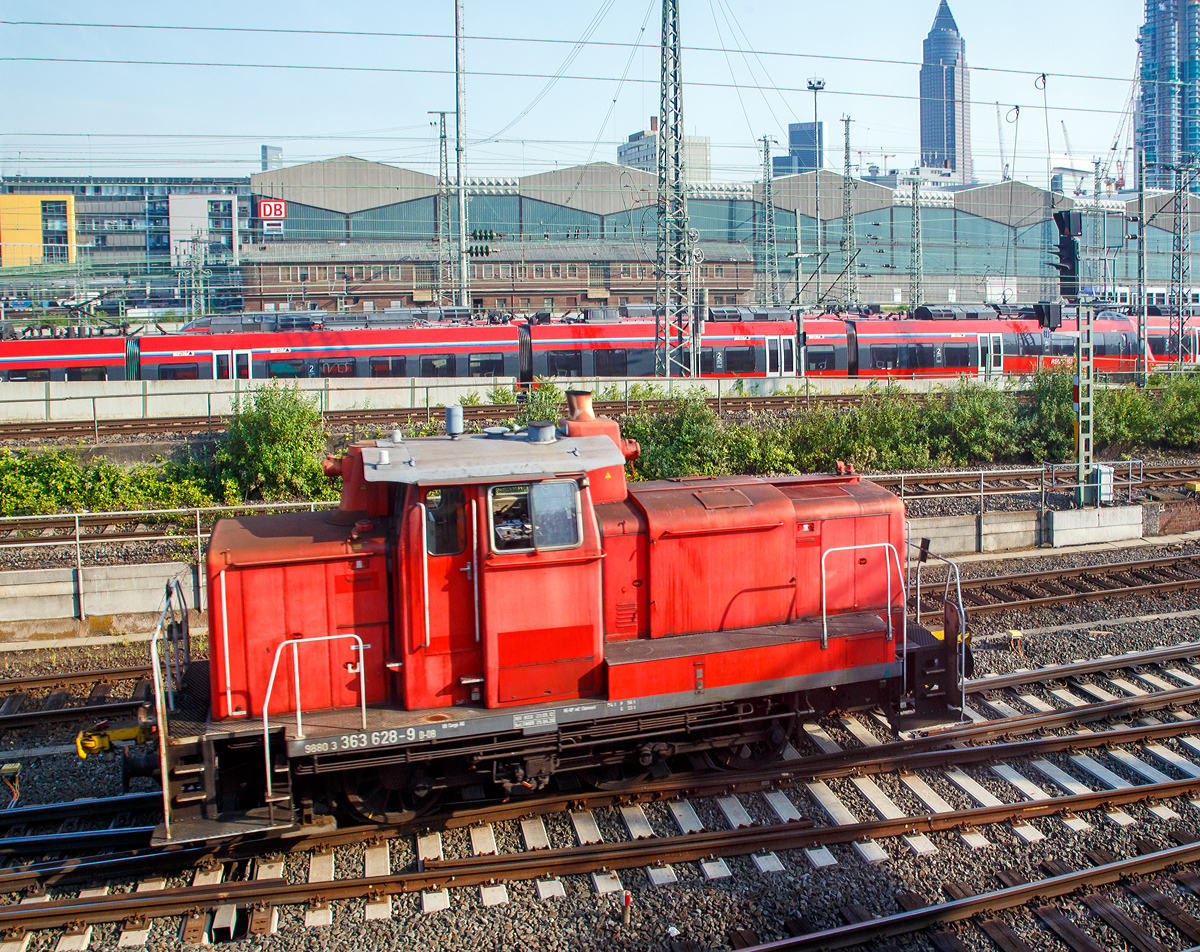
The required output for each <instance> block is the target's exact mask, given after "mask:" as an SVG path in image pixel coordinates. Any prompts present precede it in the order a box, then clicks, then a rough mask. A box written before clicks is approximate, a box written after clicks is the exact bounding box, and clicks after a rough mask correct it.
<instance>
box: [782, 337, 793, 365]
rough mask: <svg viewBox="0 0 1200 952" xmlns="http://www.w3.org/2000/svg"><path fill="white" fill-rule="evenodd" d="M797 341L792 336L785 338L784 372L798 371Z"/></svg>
mask: <svg viewBox="0 0 1200 952" xmlns="http://www.w3.org/2000/svg"><path fill="white" fill-rule="evenodd" d="M795 343H796V342H795V341H793V340H792V339H791V338H790V337H785V338H783V372H784V373H785V374H794V373H795V372H796V357H795Z"/></svg>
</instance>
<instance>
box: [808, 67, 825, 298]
mask: <svg viewBox="0 0 1200 952" xmlns="http://www.w3.org/2000/svg"><path fill="white" fill-rule="evenodd" d="M808 88H809V89H811V90H812V94H813V167H814V181H815V183H816V184H815V186H814V190H813V194H814V195H815V214H816V219H817V284H816V290H815V292H814V293H815V294H816V299H817V303H818V304H820V303H821V258H822V255H821V252H822V250H823V247H822V246H823V244H824V242H823V241H822V237H821V159H822V155H821V127H820V125H819V124H818V122H817V93H819V92H820V91H821V90H822V89H824V88H825V80H823V79H821V78H820V77H819V76H814V77H812V79H810V80H809V81H808Z"/></svg>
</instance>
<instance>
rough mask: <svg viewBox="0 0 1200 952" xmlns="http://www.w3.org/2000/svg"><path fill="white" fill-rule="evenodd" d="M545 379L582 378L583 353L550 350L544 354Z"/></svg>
mask: <svg viewBox="0 0 1200 952" xmlns="http://www.w3.org/2000/svg"><path fill="white" fill-rule="evenodd" d="M546 376H547V377H582V376H583V351H579V350H550V351H547V352H546Z"/></svg>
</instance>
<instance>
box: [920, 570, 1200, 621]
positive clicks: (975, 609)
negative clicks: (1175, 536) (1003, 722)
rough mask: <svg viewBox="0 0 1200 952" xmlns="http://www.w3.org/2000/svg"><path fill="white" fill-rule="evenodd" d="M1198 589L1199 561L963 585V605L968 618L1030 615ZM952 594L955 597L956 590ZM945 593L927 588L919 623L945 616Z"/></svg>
mask: <svg viewBox="0 0 1200 952" xmlns="http://www.w3.org/2000/svg"><path fill="white" fill-rule="evenodd" d="M1195 589H1200V555H1177V556H1170V557H1168V558H1161V559H1146V560H1143V561H1140V562H1113V563H1110V564H1107V565H1086V566H1081V567H1076V568H1063V569H1047V570H1043V571H1040V572H1029V573H1022V574H1018V575H996V576H991V577H985V578H972V579H963V581H962V597H963V605H964V607H965V608H966V610H967V613H968V615H988V614H995V613H997V612H1012V611H1028V610H1030V609H1034V608H1045V607H1046V606H1048V605H1062V604H1068V603H1071V602H1086V601H1093V600H1095V599H1098V598H1131V597H1134V596H1139V595H1155V594H1166V593H1167V592H1182V591H1192V590H1195ZM951 591H952V593H953V588H952V589H951ZM944 592H945V581H944V580H942V581H939V582H930V583H924V584H922V590H921V612H920V619H922V620H925V619H931V618H936V617H937V616H939V615H940V614H941V611H942V603H941V598H942V595H943V594H944ZM915 600H916V593H913V594H912V595H911V597H910V603H909V608H910V610H912V609H914V608H915Z"/></svg>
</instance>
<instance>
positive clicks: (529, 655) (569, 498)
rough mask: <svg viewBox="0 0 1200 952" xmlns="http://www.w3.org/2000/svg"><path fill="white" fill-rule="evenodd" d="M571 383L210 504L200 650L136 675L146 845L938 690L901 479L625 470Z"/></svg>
mask: <svg viewBox="0 0 1200 952" xmlns="http://www.w3.org/2000/svg"><path fill="white" fill-rule="evenodd" d="M590 400H591V394H590V393H577V392H573V393H571V394H570V415H569V417H568V418H566V419H563V420H560V421H559V422H558V425H557V426H556V425H555V424H553V423H549V422H545V423H535V424H531V425H530V426H529V427H528V428H527V429H526V430H525V431H522V432H517V433H510V432H508V431H506V430H505V429H504V428H493V429H492V430H490V431H488V432H486V433H479V434H472V435H463V434H461V433H456V432H455V430H456V429H461V427H460V426H455V425H454V420H453V417H452V416H449V417H448V421H447V422H448V427H447V428H448V431H449V434H450V435H445V436H439V437H431V438H421V439H408V440H405V439H402V438H401V436H400V434H399V433H394V434H392V437H391V438H390V439H384V440H376V441H370V442H360V443H355V444H354V445H352V446H351V447H350V448H349V449H348V450H347V451H346V453H345V454H344V455H343V456H341V457H340V458H338V459H330V460H329V461H328V462H327V472H329V473H331V474H336V475H340V477H341V480H342V490H341V503H340V506H339V508H338V509H337V510H335V511H331V512H317V513H291V514H286V515H277V514H273V515H250V516H244V517H239V518H236V519H222V520H220V521H219V522H218V523H217V525H216V526H215V528H214V530H213V533H212V538H211V541H210V543H209V546H208V553H207V563H206V575H207V591H208V599H209V606H210V609H209V619H210V622H209V658H208V660H206V661H194V662H192V663H191V664H190V665H189V666H188V667H187V669H186V673H183V674H182V676H181V677H180V678H179V679H178V680H175V679H174V678H173V677H172V676H171V672H173V671H175V670H176V668H175V667H173V666H170V667H169V669H168V671H167V672H163V671H162V670H161V669H156V671H157V675H156V676H157V678H158V683H159V685H160V686H159V687H158V688H157V689H156V691H157V695H156V696H157V700H158V705H157V718H158V720H157V723H156V725H155V726H154V727H153V728H147V727H146V726H145V725H143V734H142V735H140V739H142V740H144V739H146V736H147V735H148V734H153V733H157V734H158V735H159V736H161V737H164V739H165V743H163V744H161V745H159V753H158V755H157V756H160V757H161V761H160V763H159V764H158V765H157V767H155V765H151V767H150V769H151V770H157V771H158V772H161V774H162V775H163V776H164V777H165V781H164V783H163V788H164V800H165V804H164V807H165V810H166V814H165V816H166V822H165V823H164V825H163V826H162V827H160V829H159V832H158V834H157V836H158V838H159V839H160V840H164V841H165V840H168V839H169V840H172V841H188V840H197V839H206V840H211V839H214V838H219V837H221V836H232V835H242V834H248V833H256V834H260V835H278V834H285V833H287V832H289V831H294V830H296V829H297V828H299V827H303V826H306V825H311V824H321V823H332V822H336V820H337V818H338V817H339V816H343V817H344V816H350V817H353V818H354V819H355V820H356V821H357V822H362V821H371V822H381V821H388V822H399V823H404V822H407V821H412V820H418V819H419V818H420V816H421V815H422V813H423V812H425V811H428V810H429V809H430V808H431V807H432V806H433V805H435V804H437V803H439V802H447V801H450V800H453V799H454V798H461V799H463V800H464V801H466V800H471V799H473V798H474V799H476V800H477V799H479V798H482V797H510V796H515V795H519V794H520V793H521V792H523V791H534V790H539V789H542V788H545V787H546V786H547V785H548V784H550V783H552V782H556V781H557V780H558V779H559V778H560V777H561V775H563V774H570V775H571V776H572V777H574V778H576V782H578V779H579V778H582V779H583V781H584V782H587V783H592V784H597V785H620V784H622V783H627V782H629V781H631V780H633V779H638V778H643V777H646V776H652V775H653V776H662V775H665V774H666V773H669V772H671V771H673V770H676V769H681V768H682V769H694V767H692V766H687V764H689V763H691V762H692V761H691V758H697V757H699V758H708V759H709V760H710V761H711V764H712V765H713V766H715V767H717V768H718V769H719V768H725V769H736V768H738V767H747V766H752V765H756V764H761V763H763V762H765V761H769V760H771V759H774V758H776V757H778V756H779V755H780V754H781V752H782V751H783V749H784V747H785V745H786V744H787V743H788V742H789V740H790V739H792V738H794V737H795V736H796V731H797V729H798V721H799V719H800V718H802V717H803V716H805V715H808V714H811V713H812V712H814V711H824V710H828V709H830V708H832V707H835V706H836V707H839V708H841V709H850V708H854V707H860V706H862V707H867V706H880V707H882V708H883V709H884V710H885V711H889V712H891V714H892V715H893V717H894V718H895V719H896V720H897V721H898V722H900V723H903V722H904V721H905V720H909V721H910V722H911V720H912V719H914V718H916V717H917V716H918V715H921V716H932V717H936V718H940V719H944V718H945V717H946V716H947V710H948V707H950V706H953V705H957V704H958V703H959V696H960V693H959V692H960V682H959V676H958V671H959V670H961V668H962V664H963V661H964V660H965V659H966V657H967V655H966V649H965V647H964V646H963V644H964V643H963V639H962V638H961V637H959V635H958V631H961V624H951V625H950V627H949V628H948V629H947V631H948V633H949V636H948V637H946V638H944V639H942V640H939V639H937V638H935V637H933V636H932V635H931V633H930V632H929V631H928V630H927V629H925V628H921V627H919V626H917V625H916V624H914V623H913V622H912V621H910V620H908V617H907V611H906V596H905V585H904V580H905V567H904V566H905V562H906V559H905V557H904V554H905V552H906V547H905V514H904V506H903V503H902V502H901V501H900V500H899V499H898V498H897V497H895V496H894V495H892V494H891V493H889V492H887V491H886V490H884V489H882V488H880V487H879V486H877V485H875V484H874V483H872V482H870V481H868V480H865V479H863V478H862V477H861V476H859V475H858V474H856V473H853V472H852V471H851V472H847V473H842V474H838V475H814V476H802V477H788V478H778V479H759V478H753V477H723V478H718V479H711V478H697V479H674V480H666V481H662V482H644V483H632V484H627V483H626V479H625V464H626V461H627V460H629V459H633V458H636V456H637V454H638V451H639V450H638V446H637V445H636V444H635V443H632V442H630V441H627V440H624V439H622V437H621V433H620V429H619V426H618V424H617V423H616V422H615V421H612V420H608V419H597V418H596V417H595V416H594V415H593V414H592V413H591V411H590ZM453 409H454V408H450V413H451V414H452V413H453ZM953 618H957V619H959V620H960V621H961V615H955V616H953ZM952 621H953V619H952ZM156 657H157V653H156ZM960 658H961V659H962V660H960ZM162 685H166V686H167V687H170V688H171V689H172V691H173V693H172V694H171V695H170V696H169V697H165V696H164V689H163V687H162ZM116 736H124V737H131V736H134V735H132V734H129V733H126V734H123V735H116ZM79 744H80V750H81V752H83V753H86V752H88V751H93V750H101V749H104V748H105V747H107V746H109V743H108V739H106V736H105V732H104V731H103V730H99V729H98V731H96V732H87V733H86V734H84V735H81V737H80V740H79ZM563 789H567V788H566V787H564V788H563Z"/></svg>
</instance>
